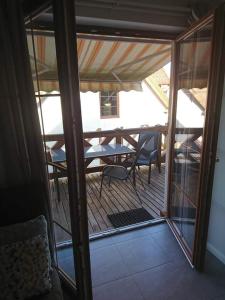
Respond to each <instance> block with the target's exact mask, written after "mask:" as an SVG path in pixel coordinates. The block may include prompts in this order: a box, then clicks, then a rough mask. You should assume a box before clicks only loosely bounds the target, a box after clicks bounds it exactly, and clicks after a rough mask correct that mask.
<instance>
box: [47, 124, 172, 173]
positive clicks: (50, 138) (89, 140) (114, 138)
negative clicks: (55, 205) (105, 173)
mask: <svg viewBox="0 0 225 300" xmlns="http://www.w3.org/2000/svg"><path fill="white" fill-rule="evenodd" d="M167 130H168V129H167V126H154V127H139V128H129V129H114V130H104V131H91V132H84V134H83V141H84V147H90V146H93V145H96V144H100V145H107V144H110V143H116V144H122V145H128V146H131V147H133V148H136V147H137V140H138V135H139V134H140V133H142V132H146V131H157V132H160V133H161V142H160V145H159V147H160V148H161V150H162V156H163V155H164V153H165V148H166V137H167ZM96 139H97V141H96ZM44 140H45V142H54V144H53V145H51V148H50V147H49V150H50V149H60V148H62V147H63V146H64V144H65V141H64V135H63V134H48V135H45V136H44ZM162 159H163V157H162ZM93 160H94V159H92V158H91V159H86V160H85V167H86V172H87V173H93V172H98V171H100V170H101V169H102V167H103V166H104V165H105V164H108V163H109V161H110V160H109V158H107V157H104V158H101V163H100V165H98V166H90V164H91V163H92V162H93Z"/></svg>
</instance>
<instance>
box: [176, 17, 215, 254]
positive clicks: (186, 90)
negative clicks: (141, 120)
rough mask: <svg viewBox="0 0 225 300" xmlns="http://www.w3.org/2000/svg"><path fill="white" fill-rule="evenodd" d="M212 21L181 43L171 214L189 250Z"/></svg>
mask: <svg viewBox="0 0 225 300" xmlns="http://www.w3.org/2000/svg"><path fill="white" fill-rule="evenodd" d="M211 35H212V23H209V24H208V25H206V26H204V29H199V30H198V31H197V32H195V33H193V34H191V35H189V36H188V37H187V38H185V39H184V40H182V41H180V42H179V44H178V49H179V55H178V56H179V58H178V62H177V65H178V67H177V74H176V76H177V107H176V124H175V143H174V150H173V169H172V197H171V218H172V220H173V222H174V224H176V228H177V231H178V234H179V235H180V237H181V238H182V239H183V241H184V244H185V246H186V248H187V249H188V250H189V253H190V254H191V253H192V250H193V245H194V235H195V221H196V211H197V206H198V186H199V178H200V177H199V176H200V163H201V154H202V145H203V131H204V122H205V113H206V109H207V88H208V74H209V67H210V65H209V64H210V54H211Z"/></svg>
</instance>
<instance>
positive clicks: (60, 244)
mask: <svg viewBox="0 0 225 300" xmlns="http://www.w3.org/2000/svg"><path fill="white" fill-rule="evenodd" d="M165 222H166V218H165V217H160V218H157V219H155V220H149V221H145V222H141V223H138V224H133V225H129V226H124V227H120V228H115V229H110V230H106V231H102V232H99V233H96V234H92V235H90V236H89V241H90V242H91V241H95V240H99V239H103V238H107V237H110V236H114V235H119V234H122V233H126V232H129V231H133V230H137V229H141V228H145V227H149V226H154V225H157V224H161V223H165ZM71 245H72V240H67V241H63V242H58V243H57V248H64V247H65V248H66V247H69V246H71Z"/></svg>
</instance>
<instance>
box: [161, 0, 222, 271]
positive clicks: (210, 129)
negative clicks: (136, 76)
mask: <svg viewBox="0 0 225 300" xmlns="http://www.w3.org/2000/svg"><path fill="white" fill-rule="evenodd" d="M224 7H225V6H224V4H223V5H221V6H219V7H218V8H217V9H216V10H215V11H214V12H213V13H211V14H209V15H207V16H206V17H204V18H203V19H202V20H200V21H198V22H197V23H196V24H194V25H193V26H191V27H190V29H188V30H187V31H185V32H184V33H182V34H181V35H179V36H178V37H177V39H176V40H175V41H174V42H173V46H172V63H171V66H172V69H171V93H170V99H171V102H170V105H171V106H170V114H169V132H168V134H169V140H170V145H169V149H168V153H169V159H168V188H167V189H168V197H167V208H168V219H167V222H168V224H169V226H170V228H171V229H172V231H173V233H174V234H175V237H176V239H177V240H178V242H179V244H180V245H181V247H182V250H183V251H184V253H185V255H186V256H187V258H188V259H189V261H190V262H191V264H192V265H193V266H194V267H195V268H196V269H197V270H199V271H202V270H203V268H204V261H205V253H206V244H207V233H208V225H209V216H210V207H211V197H212V187H213V174H214V168H215V162H216V150H217V139H218V131H219V123H220V111H221V103H222V95H223V84H224V73H225V70H223V69H222V68H220V66H221V65H225V21H224V16H225V13H224ZM210 20H213V32H212V50H211V63H210V68H209V77H208V82H209V83H210V84H209V85H208V92H207V99H208V100H207V110H206V116H205V126H204V132H203V149H202V158H201V164H200V180H199V188H198V209H197V216H196V226H195V240H194V250H193V256H192V257H190V253H188V251H187V248H186V247H185V245H184V243H183V242H182V240H181V238H180V237H179V235H178V234H177V233H176V230H175V226H174V224H173V223H172V221H171V219H170V218H171V215H170V203H171V195H172V194H171V192H172V168H173V145H174V137H175V120H176V103H177V92H176V91H177V78H176V74H177V71H178V70H177V68H178V57H179V46H178V43H179V41H181V40H182V39H183V38H185V37H187V36H189V35H191V34H192V33H193V32H194V31H196V30H198V29H199V28H201V27H202V26H204V25H205V24H207V23H208V22H210ZM218 70H219V71H218ZM203 199H204V201H203Z"/></svg>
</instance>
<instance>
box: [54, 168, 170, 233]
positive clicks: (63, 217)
mask: <svg viewBox="0 0 225 300" xmlns="http://www.w3.org/2000/svg"><path fill="white" fill-rule="evenodd" d="M147 171H148V170H147V168H145V167H142V168H141V169H140V175H141V178H142V180H143V183H144V187H145V189H144V188H143V187H142V185H141V183H140V180H139V179H138V178H137V190H138V192H139V195H140V197H141V199H142V201H143V207H144V208H145V209H146V210H147V211H148V212H149V213H150V214H151V215H152V216H153V217H154V218H157V217H159V216H160V211H161V210H163V203H164V187H165V166H164V165H163V166H162V172H161V174H159V173H158V170H157V169H156V168H153V169H152V176H151V183H150V184H148V183H147ZM100 179H101V177H100V173H93V174H88V175H86V183H87V185H86V188H87V203H88V225H89V234H90V235H91V234H95V233H99V232H101V231H105V230H109V229H111V228H113V227H112V224H111V223H110V221H109V219H108V217H107V215H108V214H111V213H116V212H122V211H125V210H129V209H133V208H138V207H141V206H140V202H139V201H138V198H137V196H136V195H135V192H134V190H133V189H132V187H131V186H130V184H129V183H125V182H120V181H116V180H114V181H112V182H111V186H110V187H108V184H107V182H105V184H104V185H103V190H102V197H101V198H100V197H99V189H100ZM59 181H60V196H61V200H60V201H58V200H57V197H56V189H55V185H54V182H51V191H52V211H53V218H54V220H55V221H57V222H58V223H59V224H60V225H61V226H63V227H64V228H66V229H67V230H68V231H70V214H69V201H68V186H67V179H66V178H62V179H60V180H59Z"/></svg>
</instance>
